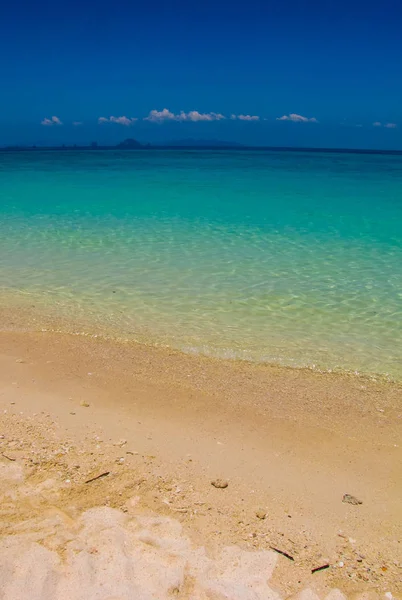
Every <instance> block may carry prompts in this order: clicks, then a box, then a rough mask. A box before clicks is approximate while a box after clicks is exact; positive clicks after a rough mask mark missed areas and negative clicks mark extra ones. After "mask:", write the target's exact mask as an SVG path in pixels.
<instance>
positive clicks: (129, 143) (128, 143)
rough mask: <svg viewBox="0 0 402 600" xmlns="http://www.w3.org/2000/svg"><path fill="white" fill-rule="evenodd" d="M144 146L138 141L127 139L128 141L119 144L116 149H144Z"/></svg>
mask: <svg viewBox="0 0 402 600" xmlns="http://www.w3.org/2000/svg"><path fill="white" fill-rule="evenodd" d="M143 147H144V146H143V144H140V142H137V140H134V139H132V138H127V139H126V140H124V141H123V142H120V144H117V146H116V148H119V149H121V150H131V149H132V148H143Z"/></svg>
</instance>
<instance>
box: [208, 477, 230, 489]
mask: <svg viewBox="0 0 402 600" xmlns="http://www.w3.org/2000/svg"><path fill="white" fill-rule="evenodd" d="M211 485H213V486H214V487H216V488H218V489H222V490H223V489H225V488H227V487H228V485H229V483H228V482H227V481H226V479H214V481H211Z"/></svg>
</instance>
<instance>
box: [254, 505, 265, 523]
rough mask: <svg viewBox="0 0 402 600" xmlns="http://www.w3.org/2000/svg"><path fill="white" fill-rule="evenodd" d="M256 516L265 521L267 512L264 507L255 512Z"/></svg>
mask: <svg viewBox="0 0 402 600" xmlns="http://www.w3.org/2000/svg"><path fill="white" fill-rule="evenodd" d="M255 516H256V517H257V519H261V521H263V520H264V519H266V518H267V513H266V512H265V510H263V509H262V508H259V509H258V510H257V512H256V513H255Z"/></svg>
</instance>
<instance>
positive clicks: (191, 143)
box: [0, 138, 245, 152]
mask: <svg viewBox="0 0 402 600" xmlns="http://www.w3.org/2000/svg"><path fill="white" fill-rule="evenodd" d="M244 147H245V146H243V145H242V144H238V143H237V142H224V141H222V140H195V139H185V140H172V141H169V142H166V143H164V144H144V143H141V142H139V141H138V140H135V139H133V138H127V139H125V140H123V141H122V142H120V143H119V144H115V145H113V146H111V145H101V144H98V142H92V143H91V144H89V145H88V146H79V145H77V144H70V145H67V144H61V145H60V146H37V145H33V146H5V147H3V148H0V151H3V152H18V151H27V150H33V151H34V150H61V151H67V150H140V149H141V150H143V149H145V150H146V149H149V148H244Z"/></svg>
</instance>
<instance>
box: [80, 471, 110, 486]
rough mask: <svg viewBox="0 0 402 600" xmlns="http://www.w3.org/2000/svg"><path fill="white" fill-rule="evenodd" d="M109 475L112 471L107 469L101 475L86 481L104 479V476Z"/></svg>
mask: <svg viewBox="0 0 402 600" xmlns="http://www.w3.org/2000/svg"><path fill="white" fill-rule="evenodd" d="M107 475H110V471H105V472H104V473H101V474H100V475H96V477H91V479H87V481H85V483H92V482H93V481H96V480H97V479H102V478H103V477H107Z"/></svg>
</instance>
